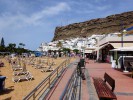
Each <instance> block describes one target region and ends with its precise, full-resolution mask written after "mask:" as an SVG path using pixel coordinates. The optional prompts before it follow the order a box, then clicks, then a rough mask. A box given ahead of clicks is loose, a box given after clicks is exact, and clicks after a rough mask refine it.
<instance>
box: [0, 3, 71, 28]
mask: <svg viewBox="0 0 133 100" xmlns="http://www.w3.org/2000/svg"><path fill="white" fill-rule="evenodd" d="M70 9H71V8H70V6H69V5H68V4H67V3H65V2H61V3H58V4H57V5H54V6H51V7H45V8H44V9H42V10H41V11H38V12H34V13H32V14H30V15H26V14H23V13H20V12H18V13H17V14H15V15H14V14H12V13H9V12H4V13H2V16H1V17H0V27H1V29H2V28H7V27H15V28H19V27H22V26H27V25H38V24H40V23H41V20H42V19H45V18H47V17H53V16H55V15H59V14H61V13H62V12H65V11H69V10H70Z"/></svg>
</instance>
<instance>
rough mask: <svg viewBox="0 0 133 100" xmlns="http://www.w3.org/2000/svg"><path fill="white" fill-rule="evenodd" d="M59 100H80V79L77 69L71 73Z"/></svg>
mask: <svg viewBox="0 0 133 100" xmlns="http://www.w3.org/2000/svg"><path fill="white" fill-rule="evenodd" d="M60 100H81V77H80V76H79V73H78V71H77V68H75V70H74V72H73V73H72V75H71V78H70V79H69V81H68V83H67V85H66V87H65V89H64V91H63V93H62V95H61V97H60Z"/></svg>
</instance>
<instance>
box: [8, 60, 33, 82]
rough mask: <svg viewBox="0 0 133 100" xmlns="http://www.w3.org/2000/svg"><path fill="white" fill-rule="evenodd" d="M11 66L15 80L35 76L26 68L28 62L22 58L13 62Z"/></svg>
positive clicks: (28, 79) (18, 80) (26, 79)
mask: <svg viewBox="0 0 133 100" xmlns="http://www.w3.org/2000/svg"><path fill="white" fill-rule="evenodd" d="M11 67H12V70H13V78H12V81H13V82H20V81H24V80H25V81H30V80H32V79H33V78H34V77H33V76H32V74H31V73H30V72H29V71H28V70H27V69H26V63H25V62H24V61H22V60H20V59H19V60H18V61H15V62H13V61H12V62H11Z"/></svg>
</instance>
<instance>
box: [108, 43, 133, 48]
mask: <svg viewBox="0 0 133 100" xmlns="http://www.w3.org/2000/svg"><path fill="white" fill-rule="evenodd" d="M110 44H111V45H112V46H113V47H114V48H120V47H122V44H121V43H110ZM131 46H133V43H123V47H131Z"/></svg>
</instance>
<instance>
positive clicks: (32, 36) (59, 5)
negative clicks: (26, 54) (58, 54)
mask: <svg viewBox="0 0 133 100" xmlns="http://www.w3.org/2000/svg"><path fill="white" fill-rule="evenodd" d="M132 4H133V0H0V38H1V37H4V41H5V45H6V46H7V45H8V44H9V43H15V44H16V45H17V46H18V44H19V43H24V44H25V48H27V49H30V50H36V49H37V48H38V47H39V46H40V44H41V43H42V42H50V41H51V40H52V39H53V37H54V32H55V28H56V27H57V26H65V25H68V24H72V23H78V22H83V21H88V20H91V19H95V18H104V17H107V16H109V15H112V14H119V13H123V12H128V11H133V6H132Z"/></svg>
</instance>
